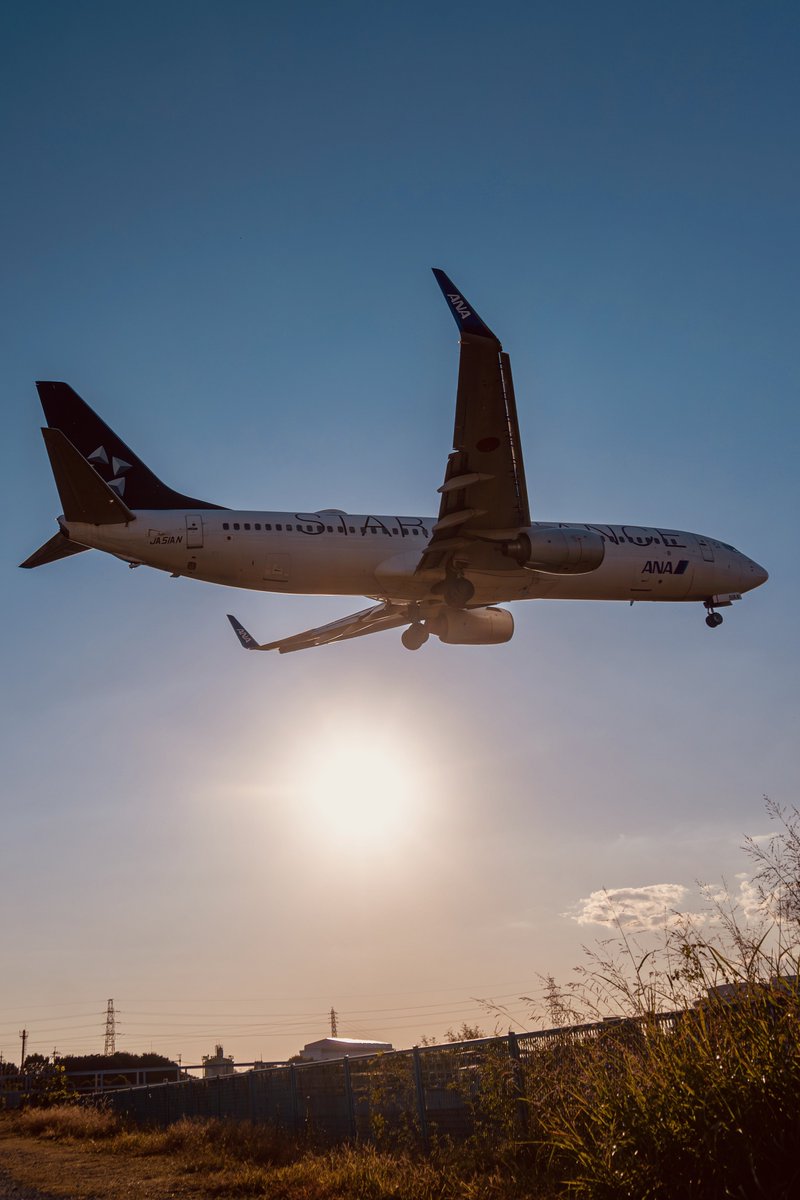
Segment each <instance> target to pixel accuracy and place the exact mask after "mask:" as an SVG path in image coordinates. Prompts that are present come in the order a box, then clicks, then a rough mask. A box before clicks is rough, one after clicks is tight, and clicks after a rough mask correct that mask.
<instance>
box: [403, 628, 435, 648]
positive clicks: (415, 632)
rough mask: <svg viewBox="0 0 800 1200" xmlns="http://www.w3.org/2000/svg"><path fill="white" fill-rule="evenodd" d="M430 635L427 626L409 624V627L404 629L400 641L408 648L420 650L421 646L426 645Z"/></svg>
mask: <svg viewBox="0 0 800 1200" xmlns="http://www.w3.org/2000/svg"><path fill="white" fill-rule="evenodd" d="M429 636H430V635H429V634H428V631H427V629H426V628H425V626H424V625H420V624H418V623H416V624H414V625H409V627H408V629H404V630H403V632H402V634H401V636H400V641H401V642H402V643H403V645H404V646H405V648H406V650H419V648H420V646H424V645H425V643H426V642H427V640H428V637H429Z"/></svg>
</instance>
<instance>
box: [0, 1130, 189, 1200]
mask: <svg viewBox="0 0 800 1200" xmlns="http://www.w3.org/2000/svg"><path fill="white" fill-rule="evenodd" d="M202 1195H203V1189H202V1183H201V1181H200V1180H198V1179H197V1178H196V1177H192V1176H189V1177H187V1176H186V1175H185V1174H183V1173H182V1172H180V1171H179V1170H178V1169H177V1168H176V1165H175V1160H174V1159H172V1158H167V1157H166V1156H162V1155H147V1156H138V1155H128V1154H125V1155H120V1154H113V1153H109V1152H108V1151H103V1150H102V1149H100V1148H98V1147H97V1146H94V1145H93V1144H92V1143H88V1144H87V1143H86V1142H51V1141H47V1140H45V1139H43V1138H27V1137H19V1136H18V1135H16V1134H12V1135H8V1134H2V1135H0V1200H172V1198H177V1197H180V1198H181V1200H184V1198H186V1200H188V1198H189V1197H193V1198H194V1200H199V1198H200V1197H201V1196H202Z"/></svg>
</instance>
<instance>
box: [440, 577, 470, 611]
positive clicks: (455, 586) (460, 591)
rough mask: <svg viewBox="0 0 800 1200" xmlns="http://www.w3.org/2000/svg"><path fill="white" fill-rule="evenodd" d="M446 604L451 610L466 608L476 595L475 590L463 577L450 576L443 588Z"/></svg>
mask: <svg viewBox="0 0 800 1200" xmlns="http://www.w3.org/2000/svg"><path fill="white" fill-rule="evenodd" d="M441 592H442V596H443V598H444V602H445V604H447V605H449V606H450V608H466V607H467V605H468V604H469V602H470V600H471V599H472V597H473V596H474V595H475V588H474V587H473V586H472V584H471V583H470V581H469V580H468V579H465V578H464V576H463V575H448V577H447V579H445V581H444V583H443V584H442V586H441Z"/></svg>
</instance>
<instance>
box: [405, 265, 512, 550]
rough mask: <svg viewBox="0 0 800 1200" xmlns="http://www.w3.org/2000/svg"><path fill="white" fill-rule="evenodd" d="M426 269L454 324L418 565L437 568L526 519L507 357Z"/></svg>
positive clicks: (456, 295)
mask: <svg viewBox="0 0 800 1200" xmlns="http://www.w3.org/2000/svg"><path fill="white" fill-rule="evenodd" d="M433 273H434V275H435V276H436V282H437V283H438V284H439V287H440V288H441V289H442V293H443V295H444V298H445V300H446V301H447V303H448V305H449V307H450V311H451V312H452V314H453V317H454V319H455V322H456V325H458V328H459V331H460V334H461V356H460V362H459V370H458V393H457V397H456V420H455V429H454V431H453V451H452V453H451V454H450V456H449V457H448V460H447V469H446V471H445V477H444V483H443V484H442V486H441V487H440V488H439V492H440V494H441V497H442V499H441V503H440V505H439V517H438V520H437V522H436V524H435V525H434V527H433V535H432V537H431V540H430V542H429V543H428V546H427V547H426V549H425V552H424V554H423V556H422V559H421V561H420V564H419V567H418V568H417V569H418V570H419V571H425V570H430V569H431V568H434V569H442V568H445V567H446V566H447V564H448V562H449V560H450V558H451V557H452V556H453V555H454V554H457V555H458V558H459V559H460V560H462V561H464V560H465V561H466V565H469V557H470V554H469V547H470V542H473V543H474V542H475V541H476V540H480V539H481V538H486V539H487V540H489V541H492V540H497V539H498V534H499V533H500V532H505V533H506V534H507V536H508V537H512V536H513V535H514V534H515V533H516V532H517V530H519V529H520V528H521V527H524V526H526V525H530V510H529V507H528V492H527V487H526V484H525V469H524V467H523V463H522V448H521V446H520V437H519V425H518V423H517V407H516V401H515V399H514V385H513V382H512V378H511V363H510V360H509V357H508V355H507V354H506V353H504V351H503V347H502V346H501V345H500V342H499V340H498V338H497V337H495V335H494V334H493V333H492V331H491V329H489V327H488V325H486V324H485V323H484V322H483V321H482V320H481V318H480V317H479V316H478V314H477V313H476V312H475V310H474V308H473V307H472V306H471V305H470V304H469V303H468V302H467V301H466V300H465V299H464V297H463V295H462V294H461V293H460V292H459V291H458V289H457V288H456V286H455V284H454V283H453V282H452V280H450V279H449V278H448V277H447V275H445V273H444V271H440V270H438V269H437V268H435V267H434V270H433Z"/></svg>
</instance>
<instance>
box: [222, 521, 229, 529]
mask: <svg viewBox="0 0 800 1200" xmlns="http://www.w3.org/2000/svg"><path fill="white" fill-rule="evenodd" d="M222 528H223V529H230V525H229V524H228V522H227V521H223V522H222Z"/></svg>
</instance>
